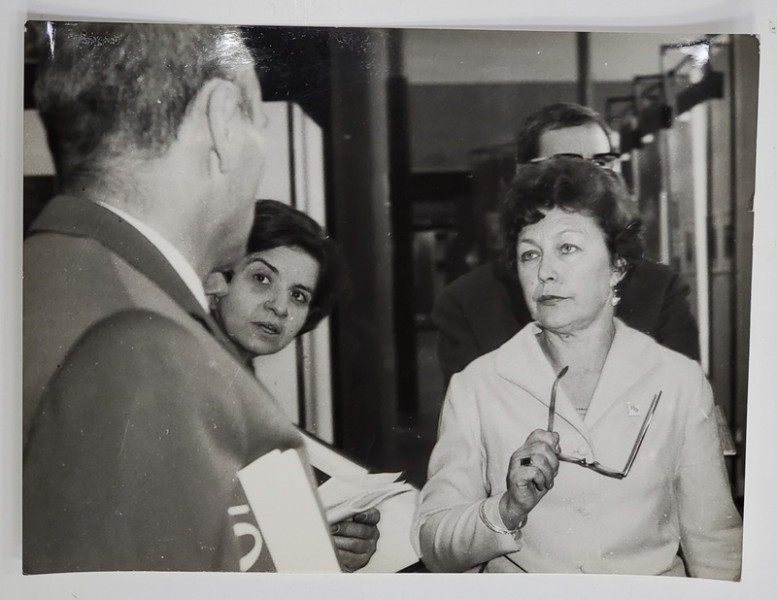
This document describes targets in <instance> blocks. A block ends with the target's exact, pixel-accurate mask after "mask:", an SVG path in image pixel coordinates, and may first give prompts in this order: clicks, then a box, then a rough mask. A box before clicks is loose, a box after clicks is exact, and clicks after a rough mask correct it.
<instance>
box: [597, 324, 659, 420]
mask: <svg viewBox="0 0 777 600" xmlns="http://www.w3.org/2000/svg"><path fill="white" fill-rule="evenodd" d="M650 346H651V343H650V340H649V338H647V337H646V336H645V335H644V334H641V333H639V332H637V331H635V330H632V329H630V328H628V327H627V326H626V325H624V324H623V322H622V321H620V320H619V319H615V337H614V338H613V341H612V346H611V347H610V351H609V353H608V354H607V359H606V360H605V362H604V367H603V368H602V373H601V375H600V376H599V382H598V383H597V386H596V390H595V391H594V395H593V398H591V404H590V405H589V407H588V414H587V416H586V424H587V425H588V427H593V426H594V425H595V424H596V422H597V421H598V420H599V419H601V418H602V417H603V416H604V415H605V414H606V413H607V412H608V411H609V410H610V409H611V408H612V407H613V405H614V404H616V403H621V404H623V405H624V407H623V410H624V414H626V412H628V411H629V410H632V411H634V414H633V415H632V416H640V415H644V414H645V412H646V411H647V408H648V407H649V406H650V401H651V400H652V394H651V392H650V390H645V389H644V388H642V387H640V388H639V392H635V393H638V395H634V394H632V393H631V388H633V387H634V385H635V384H636V383H638V382H639V381H640V380H641V379H642V378H644V377H645V374H646V373H648V372H650V370H651V368H652V366H653V363H655V362H656V358H655V357H654V355H653V353H652V352H651V351H650Z"/></svg>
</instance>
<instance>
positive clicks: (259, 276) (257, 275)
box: [253, 273, 270, 283]
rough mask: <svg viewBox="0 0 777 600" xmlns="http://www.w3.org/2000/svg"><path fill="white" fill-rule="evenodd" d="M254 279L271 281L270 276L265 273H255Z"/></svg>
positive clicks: (261, 281) (265, 281)
mask: <svg viewBox="0 0 777 600" xmlns="http://www.w3.org/2000/svg"><path fill="white" fill-rule="evenodd" d="M253 279H254V281H256V282H258V283H270V278H269V277H267V275H265V274H264V273H254V275H253Z"/></svg>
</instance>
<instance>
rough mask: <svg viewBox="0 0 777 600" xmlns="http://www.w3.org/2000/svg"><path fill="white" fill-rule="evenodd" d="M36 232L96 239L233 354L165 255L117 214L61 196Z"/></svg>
mask: <svg viewBox="0 0 777 600" xmlns="http://www.w3.org/2000/svg"><path fill="white" fill-rule="evenodd" d="M36 233H59V234H63V235H70V236H75V237H86V238H91V239H94V240H96V241H97V242H99V243H100V244H102V245H103V246H105V247H106V248H107V249H108V250H110V251H111V252H113V253H114V254H116V255H118V256H119V257H121V258H122V259H123V260H124V261H125V262H127V263H128V264H129V265H131V266H132V267H133V268H134V269H136V270H137V271H139V272H140V273H143V274H144V275H145V276H146V277H148V278H149V279H151V281H153V282H154V283H155V284H156V285H158V286H159V287H160V288H161V289H162V290H164V292H165V293H166V294H167V295H168V296H170V297H171V298H172V299H173V300H174V301H175V302H176V303H177V304H178V305H179V306H181V307H182V308H183V309H184V310H186V312H188V313H189V314H190V315H191V316H192V317H194V318H195V319H197V320H198V321H200V322H201V323H202V324H203V325H204V326H205V327H206V328H207V329H209V330H210V332H211V333H212V334H213V335H214V336H215V337H216V338H217V339H218V340H219V341H220V342H221V343H222V344H224V345H226V346H227V347H228V348H229V350H230V352H232V353H233V354H234V347H233V346H232V345H231V344H230V343H229V340H228V339H227V338H226V336H225V335H224V333H223V332H222V330H221V328H220V327H219V326H218V325H217V324H216V323H215V322H214V320H213V318H212V317H211V315H210V314H208V313H207V312H206V311H205V310H203V308H202V306H201V305H200V303H199V302H198V300H197V298H195V297H194V294H192V292H191V290H190V289H189V287H188V286H187V285H186V284H185V283H184V282H183V280H182V279H181V277H180V276H179V275H178V273H177V272H176V270H175V269H174V268H173V267H172V265H171V264H170V263H169V262H168V260H167V259H166V258H165V257H164V255H163V254H162V253H161V252H160V251H159V250H158V249H157V247H156V246H154V244H152V243H151V242H150V241H149V240H148V239H147V238H146V237H145V236H144V235H143V234H141V233H140V232H139V231H138V230H137V229H136V228H135V227H133V226H132V225H130V224H129V223H127V222H126V221H125V220H124V219H122V218H121V217H119V216H118V215H117V214H115V213H113V212H111V211H110V210H108V209H106V208H104V207H102V206H100V205H99V204H96V203H94V202H91V201H89V200H85V199H82V198H75V197H73V196H58V197H56V198H54V199H52V200H51V201H50V202H49V203H48V205H47V206H46V208H45V209H44V210H43V212H42V213H41V214H40V216H39V217H38V218H37V219H36V220H35V222H34V223H33V224H32V226H31V227H30V230H29V235H34V234H36Z"/></svg>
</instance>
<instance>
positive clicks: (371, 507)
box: [13, 14, 775, 597]
mask: <svg viewBox="0 0 777 600" xmlns="http://www.w3.org/2000/svg"><path fill="white" fill-rule="evenodd" d="M181 16H182V17H183V15H181ZM79 17H80V18H70V17H69V16H66V15H57V16H56V18H54V17H53V16H52V17H50V18H48V17H46V16H45V15H36V14H29V15H28V18H27V19H25V22H24V35H23V42H24V43H23V52H19V53H18V56H19V58H20V59H21V60H22V62H23V67H22V71H23V77H22V79H23V82H22V83H21V84H20V89H19V90H18V91H19V96H20V100H21V101H22V102H20V104H21V103H23V108H22V110H20V114H19V115H18V120H19V123H20V125H21V131H22V134H23V138H22V140H21V142H22V148H21V150H22V151H23V152H22V154H23V156H22V157H21V161H20V164H21V166H22V168H21V170H22V173H21V175H22V177H21V178H19V179H20V181H21V186H20V188H21V189H20V193H21V197H20V200H19V211H18V214H19V215H20V219H19V221H18V228H19V231H18V232H17V235H18V240H19V250H20V275H21V276H22V278H21V279H20V285H19V296H20V308H21V313H20V321H19V322H20V326H19V337H20V341H21V346H20V348H21V349H20V352H19V354H20V360H19V363H20V364H19V367H20V369H19V379H20V382H21V385H19V386H18V390H19V391H18V396H17V397H16V400H15V402H16V403H17V407H16V408H17V409H18V410H16V412H15V413H13V414H15V415H17V416H18V419H19V433H18V434H14V436H13V440H14V444H16V446H18V447H17V448H16V449H15V450H14V454H13V456H15V457H18V463H19V465H18V468H17V469H16V477H18V480H17V484H16V485H17V489H18V492H19V508H20V510H19V513H20V514H19V515H18V519H19V521H18V523H19V524H18V534H19V536H18V537H19V540H20V542H21V544H20V547H19V548H17V550H16V551H17V552H18V556H17V558H16V559H15V560H16V561H18V562H16V565H17V568H16V569H18V571H19V574H20V575H21V576H22V577H23V579H24V581H25V584H26V582H32V584H31V585H41V586H42V584H38V583H36V582H45V580H46V579H47V578H51V577H58V578H61V577H64V578H65V579H63V581H64V582H68V581H76V580H73V579H71V578H72V577H74V576H76V575H72V574H78V575H77V576H78V577H79V578H83V577H87V578H95V577H96V578H108V579H107V581H108V585H110V581H111V579H110V578H118V577H122V575H120V573H125V574H126V575H125V576H128V577H131V578H138V577H151V578H153V577H163V579H161V580H160V581H163V582H170V581H180V579H179V578H180V577H190V578H191V577H194V578H195V580H197V581H199V580H200V579H199V578H201V577H203V576H205V575H206V574H211V577H215V576H216V575H217V574H218V577H219V579H218V581H221V582H226V583H227V584H231V583H235V584H236V585H240V586H244V585H245V582H247V581H249V582H250V581H255V582H257V584H258V585H260V586H261V585H264V584H265V583H267V584H268V585H272V586H275V585H276V584H278V583H279V581H281V580H279V579H278V578H279V577H281V578H286V579H285V581H286V582H289V581H290V580H289V579H288V578H289V577H293V579H292V580H291V581H295V582H297V581H298V582H300V584H301V585H304V586H305V587H304V588H302V589H305V590H306V592H305V593H315V592H311V590H314V589H316V587H315V586H317V585H324V586H325V583H324V582H330V584H331V585H333V586H334V587H332V588H328V589H329V591H330V592H332V593H336V592H335V591H334V590H336V589H338V586H340V585H343V586H346V587H347V588H348V589H350V590H351V592H352V590H353V586H356V588H357V589H360V588H359V586H360V585H361V584H360V583H359V582H362V581H363V582H365V584H364V585H367V582H371V583H369V586H368V587H363V588H361V589H362V590H363V591H365V592H366V590H369V589H372V585H378V584H376V583H375V582H377V581H387V582H390V583H391V584H392V585H393V584H398V585H399V586H400V587H399V588H398V589H401V590H414V591H415V593H421V591H422V590H424V591H425V594H424V595H428V594H429V593H432V594H434V592H433V591H431V590H434V589H435V588H433V587H431V586H436V585H438V584H440V583H444V584H445V586H446V587H445V588H444V589H445V590H449V591H448V592H446V593H448V595H452V596H454V597H456V595H455V594H456V591H457V590H456V589H455V588H456V583H455V582H456V581H459V580H461V581H463V582H467V583H466V588H464V589H467V590H469V591H470V592H471V593H472V592H474V593H477V592H476V590H478V589H479V587H480V586H479V584H478V583H475V581H482V582H483V585H484V586H486V588H484V589H493V590H498V591H499V592H504V593H507V592H508V590H514V592H517V591H518V590H519V589H520V586H522V585H524V583H523V582H526V585H528V586H530V587H527V588H526V589H527V590H530V589H538V588H540V589H541V588H543V586H544V585H545V584H546V583H548V584H549V585H551V586H565V587H563V589H564V590H565V593H566V594H571V593H573V592H574V591H575V590H577V591H579V592H580V593H582V594H583V595H581V596H579V597H601V596H597V594H596V593H595V590H596V585H599V584H598V583H595V584H594V585H593V586H589V582H606V583H605V584H603V585H606V586H610V585H612V584H611V582H612V581H615V582H616V584H617V582H620V584H623V585H625V586H627V587H626V588H625V589H626V590H631V591H634V592H635V593H640V594H648V595H645V596H644V597H650V595H651V594H650V590H652V591H653V594H658V595H667V593H669V594H680V593H682V594H685V593H694V591H693V590H696V591H697V592H701V591H702V590H703V593H704V594H707V595H709V596H710V597H732V596H737V597H738V596H739V594H740V592H741V590H742V587H741V586H743V585H746V584H747V578H748V570H747V564H748V552H750V553H752V552H753V550H750V546H749V544H748V542H747V539H746V538H747V537H748V535H752V534H749V533H748V527H751V529H750V531H751V532H752V531H753V528H752V524H753V523H756V522H757V519H758V518H759V517H758V506H759V505H762V503H763V502H764V501H768V496H764V495H763V494H757V495H753V493H752V489H753V485H754V484H753V478H755V480H756V482H758V479H759V477H763V473H764V472H766V471H768V470H769V469H772V470H773V465H771V466H769V463H768V462H767V464H766V465H764V464H763V460H762V459H757V463H756V464H757V468H754V466H753V456H755V454H754V452H753V450H752V448H753V442H752V440H751V439H750V438H751V433H752V431H753V429H754V428H756V429H757V427H758V424H757V423H755V422H754V419H753V411H754V410H755V411H758V410H759V407H758V404H759V403H762V402H766V401H768V399H767V395H768V394H764V393H763V385H761V391H760V393H758V394H754V391H753V390H754V385H755V383H754V382H758V381H761V382H762V380H763V377H764V374H763V367H760V370H759V369H756V370H755V371H754V370H753V365H754V364H762V363H759V362H758V350H756V349H755V348H756V347H760V346H756V345H754V344H758V340H759V339H763V337H764V336H763V334H762V332H763V331H765V330H764V329H760V328H755V327H754V326H753V324H754V323H760V322H762V321H759V318H758V316H757V314H758V313H757V311H756V310H755V308H757V307H758V305H759V302H760V303H761V305H762V304H763V302H764V299H763V294H762V295H761V296H757V295H754V293H753V290H754V289H755V288H756V287H757V285H758V281H757V278H758V275H757V273H758V270H757V269H755V271H754V263H758V260H759V257H760V256H763V254H759V251H758V244H757V243H756V242H757V239H759V237H758V236H759V234H758V233H757V230H758V228H759V227H763V222H762V221H761V220H760V217H759V216H758V215H759V214H760V213H759V211H758V210H757V209H758V206H759V204H758V198H759V197H762V195H763V190H762V189H761V188H759V191H758V193H756V191H757V185H756V182H757V175H758V169H761V168H762V161H761V162H759V159H758V157H759V156H760V155H761V152H762V148H763V145H762V138H761V137H760V133H761V131H762V127H763V123H762V116H761V115H762V114H763V107H764V102H765V89H769V90H771V88H770V87H769V86H773V83H770V82H769V80H768V78H767V79H766V80H764V77H763V73H764V47H763V46H764V40H763V36H759V35H754V34H752V33H748V32H746V31H742V32H740V31H739V30H737V28H735V27H732V28H730V29H728V30H725V31H723V30H722V28H721V27H719V26H715V24H708V25H709V27H704V23H700V25H699V29H698V30H694V31H690V30H689V28H688V27H685V28H683V29H682V30H679V29H678V28H675V27H671V26H668V27H665V28H663V29H662V28H660V27H653V28H651V29H650V30H644V31H638V30H630V31H626V30H622V31H619V30H616V29H612V30H601V28H597V27H593V26H590V27H578V28H558V27H552V26H547V27H544V28H541V27H535V28H524V29H520V28H510V27H498V26H494V25H492V26H490V27H483V26H478V25H477V24H472V25H470V26H466V25H464V26H456V27H452V26H435V25H434V24H424V23H422V24H414V25H412V26H410V25H401V24H399V25H393V24H392V25H386V26H372V25H369V26H367V25H365V26H361V25H357V24H351V23H347V22H345V21H344V22H343V24H342V25H331V24H327V25H317V24H315V23H305V24H288V25H282V24H269V22H268V24H261V22H260V21H257V20H255V21H254V22H253V23H252V22H250V21H235V22H233V23H227V22H211V23H207V22H204V21H197V20H196V19H190V20H189V19H185V18H180V19H177V20H170V19H166V20H161V21H160V20H158V19H146V20H144V19H137V18H134V19H128V18H125V19H121V18H104V17H103V18H101V17H99V15H95V16H89V17H88V18H87V17H84V16H80V15H79ZM270 22H271V21H270ZM255 23H260V24H255ZM741 29H745V28H741ZM765 85H766V88H765ZM771 93H775V92H774V91H773V90H772V91H771ZM20 108H21V107H20ZM757 167H758V169H757ZM759 194H760V195H759ZM760 235H761V236H762V235H763V232H761V233H760ZM754 272H755V273H756V275H754ZM761 273H762V274H761V276H760V277H763V276H764V272H763V271H761ZM767 278H768V275H767ZM759 298H760V300H759ZM767 303H768V301H767ZM762 308H763V307H762ZM759 372H760V377H761V379H759V378H758V377H759V375H758V373H759ZM767 375H768V373H767ZM753 407H755V408H753ZM756 414H758V413H757V412H756ZM763 452H764V450H763V449H761V450H760V454H761V455H763ZM759 461H760V462H759ZM773 479H774V478H773V476H772V477H770V478H769V479H768V480H767V481H771V480H773ZM772 483H773V482H772ZM755 485H758V483H756V484H755ZM758 489H761V490H763V489H765V488H764V487H763V485H761V486H760V487H759V488H758ZM754 505H755V506H756V508H755V509H753V508H751V507H752V506H754ZM752 511H755V512H752ZM753 514H755V515H756V516H755V517H753V516H752V515H753ZM748 524H750V525H748ZM756 550H757V549H756ZM761 551H763V550H761ZM743 557H744V560H743ZM16 569H15V570H16ZM240 573H243V575H240ZM248 573H254V575H249V574H248ZM261 573H264V574H265V575H260V574H261ZM272 573H275V575H270V574H272ZM69 574H71V575H69ZM184 574H188V575H184ZM279 574H285V575H279ZM377 574H381V575H382V578H381V579H380V580H378V579H376V578H374V577H370V575H373V576H375V575H377ZM454 574H457V575H454ZM490 574H502V575H501V577H500V576H497V577H489V575H490ZM506 574H512V575H513V576H515V575H521V577H510V576H509V575H506ZM168 576H170V577H174V578H176V579H174V580H170V579H167V577H168ZM386 576H390V578H389V579H385V577H386ZM443 576H444V577H443ZM468 576H474V577H475V578H476V579H475V580H473V579H470V578H469V577H468ZM601 576H606V577H601ZM225 578H226V579H225ZM245 578H248V579H245ZM253 578H257V579H253ZM459 578H461V579H459ZM79 580H80V581H83V580H82V579H79ZM202 581H203V582H205V581H207V582H210V583H211V584H213V582H215V581H216V580H215V579H212V578H208V579H202ZM314 582H315V583H314ZM671 582H674V583H671ZM694 582H698V583H694ZM578 583H579V584H580V586H582V587H581V588H580V589H578ZM284 585H285V584H284ZM531 586H533V587H531ZM695 586H702V587H695ZM37 589H39V591H40V593H41V596H40V597H44V594H45V591H44V590H45V589H46V588H44V587H39V588H37ZM66 589H67V588H63V591H64V590H66ZM75 589H76V588H75V587H74V588H73V592H72V596H73V597H78V595H77V592H76V591H75ZM205 589H206V588H200V590H199V594H200V595H202V594H205V593H206V592H205ZM216 589H219V588H218V587H217V586H214V587H212V588H211V591H213V590H216ZM226 589H227V588H225V590H226ZM268 589H270V588H268ZM272 589H275V588H274V587H273V588H272ZM344 589H345V588H344ZM559 589H562V588H559ZM583 590H586V591H585V592H584V591H583ZM458 592H459V593H463V592H462V590H458ZM91 593H92V594H94V591H92V592H91ZM214 593H216V592H214ZM284 593H286V594H288V593H291V592H290V591H289V590H287V589H286V588H284ZM352 593H353V592H352ZM380 593H382V594H383V596H385V597H389V596H392V594H391V587H390V586H389V588H386V589H384V590H382V591H381V592H380ZM396 593H408V592H396ZM411 593H412V592H411ZM546 593H548V592H547V590H546ZM609 593H613V592H612V591H610V592H609ZM169 594H173V591H172V588H170V592H169ZM584 594H589V595H590V596H589V595H584ZM554 595H555V594H554ZM718 595H719V596H718ZM189 596H190V597H200V596H197V594H196V593H194V594H191V593H190V594H189ZM383 596H379V597H383ZM88 597H92V596H88ZM181 597H186V595H185V594H183V593H182V594H181ZM202 597H206V596H204V595H202ZM279 597H286V596H279ZM289 597H291V596H289ZM392 597H393V596H392ZM557 597H558V596H557ZM606 597H610V596H609V595H607V596H606ZM634 597H637V596H636V595H635V596H634ZM640 597H643V596H640Z"/></svg>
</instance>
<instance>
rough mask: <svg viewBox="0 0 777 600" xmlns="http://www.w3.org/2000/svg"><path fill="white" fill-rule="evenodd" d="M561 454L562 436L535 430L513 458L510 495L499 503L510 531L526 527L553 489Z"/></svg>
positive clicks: (510, 473)
mask: <svg viewBox="0 0 777 600" xmlns="http://www.w3.org/2000/svg"><path fill="white" fill-rule="evenodd" d="M560 452H561V447H560V446H559V436H558V433H555V432H549V431H545V430H544V429H535V430H534V431H532V432H531V434H530V435H529V437H528V438H526V442H524V444H523V446H521V447H520V448H518V450H516V451H515V452H514V453H513V455H512V456H511V457H510V465H509V467H508V469H507V491H506V492H505V494H504V495H503V496H502V498H501V500H500V502H499V514H500V516H501V517H502V521H503V522H504V524H505V526H506V527H507V528H508V529H518V528H520V527H522V526H523V523H525V521H526V517H527V516H528V514H529V512H531V510H532V509H533V508H534V507H535V506H536V505H537V503H538V502H539V501H540V500H541V499H542V497H543V496H544V495H545V494H546V493H548V490H550V489H551V488H552V487H553V480H554V478H555V477H556V474H557V473H558V454H559V453H560Z"/></svg>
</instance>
